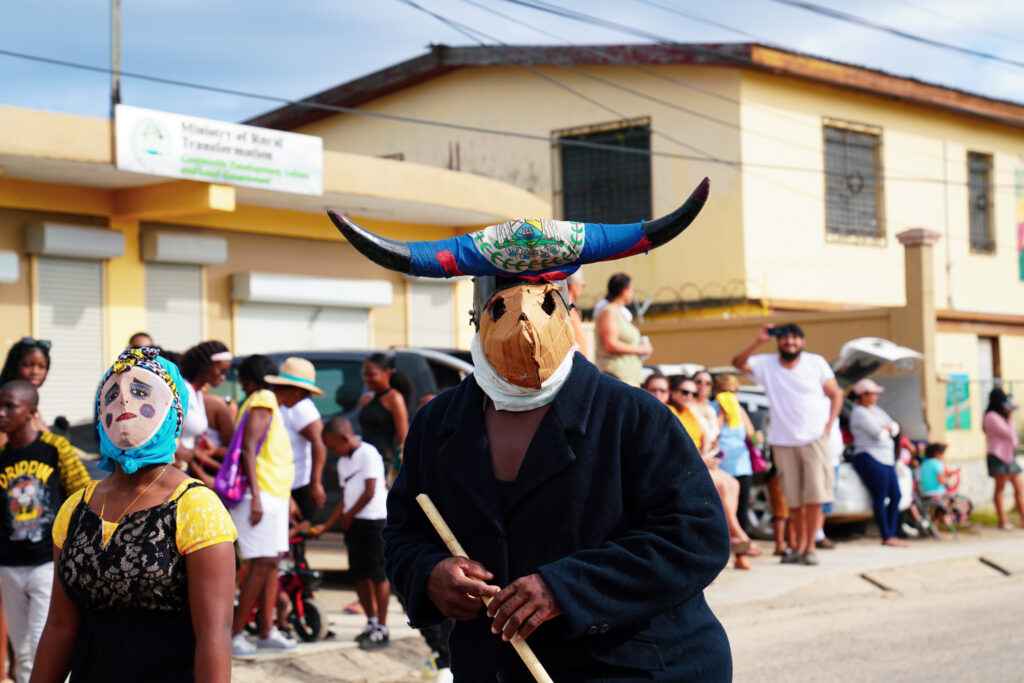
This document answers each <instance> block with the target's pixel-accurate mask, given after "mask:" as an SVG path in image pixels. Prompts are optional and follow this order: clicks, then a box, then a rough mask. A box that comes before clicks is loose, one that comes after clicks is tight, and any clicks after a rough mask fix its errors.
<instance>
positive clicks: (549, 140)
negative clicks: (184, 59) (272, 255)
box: [0, 0, 1016, 190]
mask: <svg viewBox="0 0 1024 683" xmlns="http://www.w3.org/2000/svg"><path fill="white" fill-rule="evenodd" d="M508 1H511V0H508ZM0 55H2V56H6V57H11V58H15V59H23V60H27V61H32V62H39V63H43V64H50V65H54V66H61V67H66V68H71V69H77V70H80V71H89V72H93V73H102V74H108V75H109V74H112V73H114V70H113V69H110V68H109V67H102V66H95V65H90V64H82V63H78V62H72V61H68V60H63V59H56V58H53V57H44V56H41V55H32V54H27V53H23V52H16V51H14V50H6V49H2V48H0ZM117 73H118V74H119V75H120V76H121V77H122V78H134V79H137V80H142V81H149V82H153V83H161V84H164V85H172V86H176V87H182V88H189V89H193V90H203V91H207V92H216V93H220V94H224V95H232V96H235V97H244V98H249V99H257V100H262V101H266V102H274V103H277V104H279V105H284V106H289V107H297V108H300V109H313V110H320V111H329V112H333V113H338V114H353V115H356V116H367V117H370V118H378V119H383V120H388V121H395V122H399V123H410V124H416V125H424V126H431V127H436V128H442V129H448V130H459V131H464V132H469V133H480V134H483V135H497V136H501V137H508V138H516V139H521V140H531V141H535V142H544V143H546V144H549V145H555V146H565V147H583V148H588V149H597V150H604V151H609V152H616V153H620V154H637V155H641V156H649V157H659V158H666V159H682V160H686V161H703V162H707V163H712V164H720V165H724V166H730V167H736V166H740V167H751V168H764V169H772V170H784V171H793V172H799V173H811V174H816V175H825V176H826V177H827V176H829V175H835V176H840V177H841V176H842V174H837V173H833V174H830V173H828V171H826V170H825V169H823V168H821V167H801V166H787V165H784V164H763V163H755V162H737V161H735V160H728V159H717V158H704V157H698V156H694V155H690V154H680V153H677V152H663V151H657V150H651V149H636V148H630V147H620V146H618V145H609V144H604V143H600V142H591V141H588V140H580V139H575V138H564V137H555V136H550V135H536V134H532V133H523V132H520V131H510V130H501V129H496V128H485V127H483V126H471V125H467V124H460V123H452V122H449V121H437V120H432V119H421V118H416V117H412V116H402V115H400V114H389V113H385V112H379V111H371V110H367V109H357V108H353V107H345V106H342V105H336V104H327V103H324V102H316V101H313V100H292V99H289V98H286V97H280V96H277V95H268V94H265V93H257V92H252V91H246V90H239V89H237V88H225V87H222V86H215V85H207V84H200V83H195V82H191V81H184V80H181V79H175V78H167V77H163V76H153V75H150V74H142V73H138V72H132V71H124V70H120V71H117ZM878 177H879V178H880V179H882V180H898V181H905V182H922V183H937V184H946V185H952V186H965V185H967V183H966V182H957V181H948V180H943V179H942V178H926V177H919V178H901V177H896V176H883V175H879V176H878ZM988 187H990V188H993V189H998V188H1003V189H1007V190H1015V189H1016V184H1014V183H1007V184H989V185H988Z"/></svg>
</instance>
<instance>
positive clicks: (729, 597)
mask: <svg viewBox="0 0 1024 683" xmlns="http://www.w3.org/2000/svg"><path fill="white" fill-rule="evenodd" d="M942 538H943V540H942V541H936V540H934V539H931V538H921V539H909V540H908V541H907V542H908V544H909V547H907V548H894V547H890V546H883V545H882V544H881V542H880V539H879V538H878V537H877V536H876V537H873V538H872V537H864V538H859V539H857V540H853V541H840V542H838V543H837V544H836V548H835V549H834V550H819V551H817V553H816V554H817V556H818V561H819V562H820V564H819V565H817V566H806V565H799V564H795V565H783V564H780V563H779V558H778V557H773V556H772V555H771V549H772V545H771V544H770V543H766V542H759V543H758V544H759V546H760V547H761V548H762V549H763V550H764V554H763V555H762V556H760V557H756V558H753V559H752V561H753V565H754V569H752V570H750V571H743V570H736V569H732V568H731V565H730V567H729V568H727V569H725V570H724V571H723V572H722V573H721V574H720V575H719V577H718V578H717V579H716V580H715V581H714V583H712V584H711V586H710V587H709V588H708V589H707V590H706V591H705V596H706V597H707V600H708V603H709V604H710V605H711V607H712V608H713V609H715V610H716V611H718V610H719V609H722V608H725V607H729V606H734V605H744V604H747V603H753V602H760V601H765V600H776V599H779V598H782V597H783V596H787V595H790V594H793V595H794V597H796V596H798V597H799V598H802V599H807V598H811V597H813V596H814V595H815V593H817V592H819V591H824V592H827V593H828V594H829V595H835V594H837V593H838V594H857V593H861V592H865V593H870V592H874V593H877V592H878V591H880V590H891V591H899V592H907V591H911V590H916V589H917V588H918V587H923V586H924V585H926V584H927V585H929V586H932V587H934V586H935V585H936V584H937V583H940V582H948V581H952V582H956V581H967V580H970V579H971V578H972V577H977V578H986V577H991V576H993V575H996V574H1003V575H1009V574H1016V573H1019V572H1022V571H1024V530H1020V529H1018V530H1015V531H1000V530H997V529H993V528H991V527H981V526H973V527H971V528H965V529H963V530H961V531H960V532H959V536H958V538H957V539H953V538H952V536H951V535H950V534H949V533H943V534H942Z"/></svg>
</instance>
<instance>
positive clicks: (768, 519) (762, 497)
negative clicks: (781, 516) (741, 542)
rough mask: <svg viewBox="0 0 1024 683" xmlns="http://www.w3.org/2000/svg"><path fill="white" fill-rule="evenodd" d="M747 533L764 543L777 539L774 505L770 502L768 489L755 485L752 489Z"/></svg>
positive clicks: (748, 509) (762, 485)
mask: <svg viewBox="0 0 1024 683" xmlns="http://www.w3.org/2000/svg"><path fill="white" fill-rule="evenodd" d="M746 521H747V533H749V534H750V535H751V537H753V538H757V539H760V540H763V541H767V540H771V539H773V538H775V530H774V528H773V527H772V503H771V501H770V500H768V487H767V486H765V485H764V484H753V485H752V486H751V487H750V505H749V506H748V507H747V520H746Z"/></svg>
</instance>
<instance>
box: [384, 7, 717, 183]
mask: <svg viewBox="0 0 1024 683" xmlns="http://www.w3.org/2000/svg"><path fill="white" fill-rule="evenodd" d="M398 1H399V2H401V3H403V4H405V5H408V6H409V7H412V8H414V9H417V10H419V11H420V12H423V13H424V14H428V15H430V16H432V17H434V18H435V19H437V20H438V21H440V22H442V23H443V24H445V25H446V26H449V27H451V28H453V29H455V30H456V31H458V32H459V33H461V34H462V35H464V36H466V37H467V38H469V39H470V40H472V41H474V42H476V43H477V44H478V45H480V46H481V47H484V48H488V49H491V50H495V51H496V52H498V53H500V54H502V55H503V56H504V57H505V58H506V59H508V60H509V61H512V62H514V63H515V64H517V65H518V66H520V67H522V68H524V69H526V70H527V71H529V72H530V73H532V74H534V75H535V76H537V77H539V78H542V79H544V80H545V81H547V82H549V83H551V84H553V85H555V86H556V87H558V88H561V89H563V90H565V91H566V92H569V93H571V94H572V95H575V96H576V97H579V98H580V99H582V100H584V101H586V102H589V103H591V104H593V105H594V106H595V107H598V108H599V109H603V110H604V111H607V112H609V113H611V114H613V115H614V116H616V117H618V118H619V119H620V120H622V121H628V120H630V117H628V116H626V115H625V114H623V113H621V112H619V111H617V110H615V109H613V108H611V107H609V106H608V105H606V104H604V103H603V102H601V101H600V100H597V99H595V98H593V97H590V96H589V95H586V94H584V93H582V92H580V91H579V90H576V89H575V88H572V87H571V86H568V85H566V84H564V83H562V82H561V81H559V80H558V79H555V78H552V77H551V76H548V75H547V74H545V73H544V72H542V71H541V70H540V69H537V68H535V67H533V66H531V65H530V64H528V63H526V60H525V59H522V60H516V59H515V58H513V57H512V56H511V54H510V50H515V48H512V47H511V46H509V45H506V44H505V43H502V42H501V41H499V40H498V39H497V38H495V37H494V36H490V35H487V34H486V33H483V32H482V31H478V30H476V29H472V28H470V27H468V26H466V25H465V24H461V23H459V22H457V21H454V20H452V19H449V18H448V17H445V16H444V15H441V14H438V13H437V12H434V11H432V10H429V9H427V8H425V7H423V6H422V5H420V4H418V3H416V2H414V1H413V0H398ZM474 34H478V35H481V36H483V37H485V38H487V39H489V40H493V41H495V42H496V43H497V44H498V45H500V47H498V46H497V45H487V44H486V43H484V42H483V41H482V40H480V39H479V38H478V37H476V35H474ZM579 73H582V72H579ZM599 80H601V81H603V82H605V83H609V82H608V81H604V79H599ZM651 132H652V133H653V134H655V135H657V136H659V137H662V138H664V139H666V140H668V141H670V142H674V143H675V144H677V145H679V146H680V147H683V148H684V149H689V150H691V151H693V152H696V153H698V154H702V155H703V156H704V157H705V159H706V160H710V159H712V158H713V157H712V155H711V154H708V153H707V152H705V151H704V150H702V149H700V148H698V147H695V146H694V145H691V144H689V143H687V142H684V141H682V140H680V139H678V138H676V137H673V136H671V135H668V134H666V133H662V132H659V131H656V130H653V129H652V130H651ZM719 161H723V162H724V160H719ZM726 163H728V162H726ZM732 163H733V164H735V163H737V162H732Z"/></svg>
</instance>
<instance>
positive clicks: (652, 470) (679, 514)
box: [539, 406, 730, 638]
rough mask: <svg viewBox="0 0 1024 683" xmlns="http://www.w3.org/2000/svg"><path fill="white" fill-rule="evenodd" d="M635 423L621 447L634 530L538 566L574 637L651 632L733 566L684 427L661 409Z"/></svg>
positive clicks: (718, 512) (713, 496)
mask: <svg viewBox="0 0 1024 683" xmlns="http://www.w3.org/2000/svg"><path fill="white" fill-rule="evenodd" d="M629 417H630V416H627V419H629ZM631 417H634V418H636V419H634V420H633V421H632V424H633V425H636V426H637V427H639V428H637V427H634V428H633V429H632V430H624V431H623V437H624V438H623V439H622V443H621V444H620V445H619V448H620V464H621V467H622V470H623V488H624V490H623V495H622V499H623V501H624V503H623V507H624V510H623V516H624V521H625V524H626V529H625V531H624V532H623V533H621V534H620V535H618V536H617V537H616V538H612V539H610V540H608V541H607V542H605V543H604V544H603V545H601V546H600V547H596V548H590V549H584V550H580V551H577V552H575V553H573V554H571V555H569V556H567V557H565V558H562V559H560V560H556V561H554V562H551V563H550V564H546V565H543V566H541V567H540V568H539V571H540V574H541V576H543V578H544V580H545V581H546V582H547V583H548V585H550V586H551V588H552V590H553V592H554V594H555V596H556V597H557V599H558V602H559V605H560V606H561V608H562V610H563V617H564V628H566V629H567V631H568V632H567V634H566V635H567V636H568V637H569V638H580V637H582V636H584V635H589V634H593V633H595V632H597V631H600V632H606V631H614V630H618V629H630V628H637V627H642V626H643V625H644V624H645V623H646V622H647V621H648V620H649V619H650V618H651V617H653V616H654V615H656V614H659V613H662V612H665V611H666V610H668V609H671V608H673V607H675V606H676V605H679V604H680V603H683V602H685V601H687V600H689V599H691V598H693V597H694V596H696V595H698V594H699V593H701V592H702V591H703V590H704V588H705V587H707V586H708V585H709V584H710V583H711V582H712V581H713V580H714V579H715V577H716V576H718V573H719V572H720V571H721V570H722V568H723V567H725V565H726V563H727V562H728V560H729V553H730V547H729V530H728V527H727V526H726V522H725V514H724V512H723V510H722V503H721V499H720V498H719V496H718V492H717V491H716V489H715V486H714V484H713V483H712V481H711V477H710V475H709V474H708V470H707V467H706V466H705V465H704V462H703V461H702V460H701V458H700V454H699V453H698V452H697V449H696V448H695V447H694V445H693V442H692V441H691V440H690V439H688V438H687V437H686V436H685V435H684V432H683V430H682V427H681V426H680V425H679V421H678V420H676V419H675V418H674V417H673V416H672V414H671V412H670V411H668V410H664V409H663V408H662V407H661V406H653V407H651V408H648V409H646V410H641V411H640V413H639V414H638V415H634V416H631Z"/></svg>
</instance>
